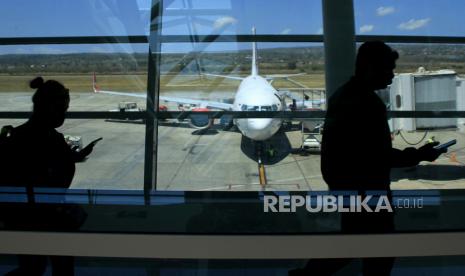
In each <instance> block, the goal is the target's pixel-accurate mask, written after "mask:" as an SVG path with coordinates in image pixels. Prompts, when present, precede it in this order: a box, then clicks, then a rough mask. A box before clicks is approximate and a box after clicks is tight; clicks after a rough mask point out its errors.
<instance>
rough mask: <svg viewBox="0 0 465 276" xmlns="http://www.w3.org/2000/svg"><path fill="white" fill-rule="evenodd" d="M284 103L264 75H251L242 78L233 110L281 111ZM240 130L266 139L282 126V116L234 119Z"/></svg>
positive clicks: (256, 137)
mask: <svg viewBox="0 0 465 276" xmlns="http://www.w3.org/2000/svg"><path fill="white" fill-rule="evenodd" d="M283 108H284V107H283V103H282V102H281V99H280V97H279V96H278V92H277V91H276V89H274V88H273V86H271V84H270V83H269V82H268V81H267V80H266V79H265V78H263V77H261V76H259V75H250V76H248V77H247V78H245V79H244V80H242V82H241V84H240V85H239V88H238V90H237V94H236V97H235V99H234V103H233V111H281V110H283ZM234 123H235V125H236V126H237V128H238V129H239V131H240V132H241V133H242V134H243V135H244V136H246V137H248V138H250V139H252V140H255V141H264V140H267V139H269V138H270V137H271V136H273V135H274V134H275V133H276V132H277V131H278V130H279V128H280V127H281V124H282V119H280V118H245V119H234Z"/></svg>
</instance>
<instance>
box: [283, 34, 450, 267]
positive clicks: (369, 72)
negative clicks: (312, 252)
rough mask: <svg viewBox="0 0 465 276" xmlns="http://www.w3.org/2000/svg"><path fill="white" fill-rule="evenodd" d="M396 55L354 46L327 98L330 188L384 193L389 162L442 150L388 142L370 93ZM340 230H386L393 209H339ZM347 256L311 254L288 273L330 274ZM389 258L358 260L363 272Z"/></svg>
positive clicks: (325, 161)
mask: <svg viewBox="0 0 465 276" xmlns="http://www.w3.org/2000/svg"><path fill="white" fill-rule="evenodd" d="M398 58H399V55H398V53H397V52H396V51H394V50H392V49H391V48H390V47H389V46H387V45H386V44H384V43H383V42H381V41H371V42H366V43H364V44H363V45H362V46H360V48H359V50H358V54H357V59H356V64H355V76H353V77H352V78H351V79H350V80H349V81H348V82H347V83H345V84H344V85H343V86H342V87H340V88H339V89H338V90H337V91H336V92H335V93H334V94H333V95H332V96H331V97H330V98H329V101H328V108H327V113H326V119H325V124H324V128H323V138H322V150H321V171H322V174H323V178H324V180H325V182H326V183H327V184H328V187H329V189H330V190H331V191H340V190H344V191H354V192H356V193H357V194H358V195H361V196H364V195H365V194H366V192H367V191H374V190H376V191H381V193H383V192H384V193H386V194H387V195H388V197H389V198H390V171H391V168H392V167H406V166H415V165H417V164H418V163H419V162H420V161H423V160H425V161H433V160H435V159H436V158H437V157H438V156H439V155H440V154H441V153H442V152H443V151H439V150H436V149H434V148H433V147H434V146H436V145H438V143H437V142H436V143H428V144H426V145H424V146H422V147H421V148H419V149H415V148H406V149H405V150H402V151H401V150H398V149H395V148H393V147H392V141H391V133H390V129H389V125H388V120H387V110H386V105H385V104H384V103H383V101H382V100H381V99H380V98H379V97H378V95H377V94H376V92H375V91H376V90H379V89H384V88H386V87H387V86H388V85H389V84H391V83H392V79H393V77H394V72H393V70H394V68H395V67H396V60H397V59H398ZM341 230H342V232H343V233H354V234H355V233H386V232H392V231H393V230H394V220H393V213H389V212H381V213H367V212H363V210H362V212H361V213H342V214H341ZM349 261H351V260H350V259H335V260H319V261H317V260H311V261H310V262H309V263H308V264H307V267H306V268H305V269H304V270H298V271H295V272H292V273H290V275H332V274H333V273H334V272H336V271H338V270H339V269H340V268H342V267H343V266H344V265H346V264H347V263H348V262H349ZM393 263H394V258H371V259H364V260H363V275H377V276H381V275H389V274H390V271H391V269H392V266H393Z"/></svg>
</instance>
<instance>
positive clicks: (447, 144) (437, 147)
mask: <svg viewBox="0 0 465 276" xmlns="http://www.w3.org/2000/svg"><path fill="white" fill-rule="evenodd" d="M455 144H457V140H456V139H454V140H450V141H449V142H447V143H444V144H441V145H437V146H435V147H434V148H435V149H437V150H442V149H447V148H448V147H450V146H452V145H455Z"/></svg>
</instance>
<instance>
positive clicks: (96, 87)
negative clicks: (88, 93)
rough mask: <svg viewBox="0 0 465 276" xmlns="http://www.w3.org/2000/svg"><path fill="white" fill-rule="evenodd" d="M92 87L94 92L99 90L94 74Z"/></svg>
mask: <svg viewBox="0 0 465 276" xmlns="http://www.w3.org/2000/svg"><path fill="white" fill-rule="evenodd" d="M92 88H93V89H94V93H98V92H100V86H99V85H98V84H97V76H96V75H95V72H94V76H93V78H92Z"/></svg>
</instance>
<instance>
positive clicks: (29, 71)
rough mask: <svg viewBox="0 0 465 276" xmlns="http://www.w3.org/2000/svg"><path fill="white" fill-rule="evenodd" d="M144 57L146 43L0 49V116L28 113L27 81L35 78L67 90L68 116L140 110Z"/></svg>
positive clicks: (146, 57)
mask: <svg viewBox="0 0 465 276" xmlns="http://www.w3.org/2000/svg"><path fill="white" fill-rule="evenodd" d="M147 52H148V44H140V45H139V44H132V45H130V44H98V45H88V44H83V45H19V46H0V97H2V99H3V100H2V101H0V111H30V110H32V108H31V106H32V102H31V96H32V94H33V93H34V91H35V90H33V89H31V88H29V82H30V81H31V80H32V79H33V78H35V77H36V76H43V77H44V79H45V80H49V79H54V80H57V81H59V82H61V83H63V85H64V86H65V87H67V88H69V89H70V93H71V103H70V111H109V110H119V109H120V108H119V104H120V103H121V102H136V103H137V107H138V108H140V109H145V106H146V100H145V98H144V97H145V94H146V91H147V88H146V87H147V67H148V64H147V60H148V54H147ZM94 74H95V76H96V77H95V85H94ZM95 91H116V92H123V93H128V95H108V94H104V93H94V92H95ZM139 95H142V97H137V96H139Z"/></svg>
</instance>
